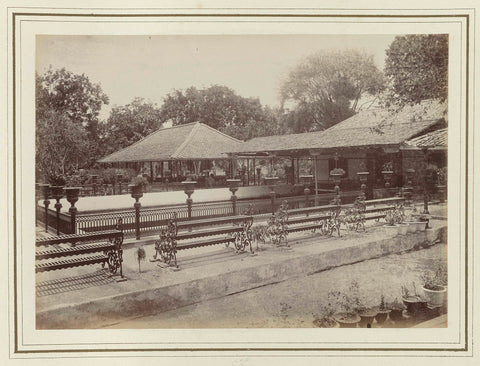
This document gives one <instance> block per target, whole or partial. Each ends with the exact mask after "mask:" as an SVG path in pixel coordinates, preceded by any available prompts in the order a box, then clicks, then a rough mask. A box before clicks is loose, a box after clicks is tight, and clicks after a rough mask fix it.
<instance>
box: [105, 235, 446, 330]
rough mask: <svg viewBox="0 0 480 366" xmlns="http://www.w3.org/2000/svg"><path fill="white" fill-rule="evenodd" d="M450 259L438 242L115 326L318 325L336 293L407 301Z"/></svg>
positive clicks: (372, 302) (369, 302)
mask: <svg viewBox="0 0 480 366" xmlns="http://www.w3.org/2000/svg"><path fill="white" fill-rule="evenodd" d="M446 258H447V246H446V245H445V244H438V245H435V246H432V247H429V248H427V249H420V250H417V251H411V252H407V253H402V254H394V255H389V256H385V257H382V258H378V259H372V260H368V261H364V262H360V263H356V264H352V265H347V266H342V267H338V268H334V269H331V270H328V271H323V272H320V273H316V274H312V275H310V276H305V277H299V278H294V279H290V280H287V281H284V282H281V283H278V284H272V285H269V286H265V287H261V288H257V289H253V290H249V291H245V292H241V293H237V294H233V295H230V296H227V297H223V298H219V299H214V300H210V301H205V302H202V303H198V304H194V305H191V306H186V307H182V308H179V309H176V310H172V311H168V312H164V313H160V314H157V315H153V316H148V317H140V318H136V319H131V320H128V321H125V322H121V323H118V324H114V325H112V326H110V328H157V329H159V328H286V327H295V328H302V327H312V326H313V325H312V322H313V320H314V319H315V315H316V314H318V313H319V310H320V307H321V304H325V303H326V301H327V294H328V292H329V291H331V290H342V289H346V288H347V287H348V286H349V284H350V283H351V281H352V280H356V281H357V282H358V284H359V287H360V292H361V294H362V295H363V296H364V301H365V303H366V305H368V306H375V305H378V303H379V302H380V297H381V294H382V293H383V294H384V295H385V298H386V300H387V301H392V300H393V299H394V298H395V297H397V298H399V299H400V297H401V286H402V285H403V284H408V285H411V283H412V282H413V281H415V282H416V283H417V284H418V285H417V286H418V288H419V291H420V292H421V288H420V285H419V284H420V274H421V272H422V270H423V269H424V268H434V267H435V266H436V265H437V264H438V263H440V262H443V261H445V260H446Z"/></svg>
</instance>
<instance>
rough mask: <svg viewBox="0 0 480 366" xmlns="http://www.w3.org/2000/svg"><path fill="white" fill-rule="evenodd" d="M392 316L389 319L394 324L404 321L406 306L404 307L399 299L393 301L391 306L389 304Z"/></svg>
mask: <svg viewBox="0 0 480 366" xmlns="http://www.w3.org/2000/svg"><path fill="white" fill-rule="evenodd" d="M389 308H390V314H389V317H390V319H391V320H393V321H394V322H398V321H402V320H403V319H404V318H403V311H404V310H405V305H403V304H402V303H401V302H400V301H398V299H397V298H395V299H394V300H393V302H392V303H391V304H389Z"/></svg>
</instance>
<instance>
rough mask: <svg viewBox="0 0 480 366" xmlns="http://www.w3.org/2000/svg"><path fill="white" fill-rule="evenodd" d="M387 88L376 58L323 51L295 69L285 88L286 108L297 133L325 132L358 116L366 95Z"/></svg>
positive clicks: (354, 51) (354, 53) (363, 54)
mask: <svg viewBox="0 0 480 366" xmlns="http://www.w3.org/2000/svg"><path fill="white" fill-rule="evenodd" d="M383 87H384V79H383V75H382V73H381V72H380V70H379V69H378V68H377V66H376V65H375V63H374V60H373V56H372V55H367V54H365V53H362V52H359V51H356V50H343V51H328V52H327V51H322V52H317V53H315V54H312V55H311V56H309V57H307V58H306V59H305V60H304V61H303V62H301V63H300V64H298V65H297V66H295V67H294V68H293V69H292V70H291V71H290V73H289V74H288V77H287V78H286V80H284V82H283V83H282V85H281V88H280V96H281V99H282V105H286V104H289V103H292V104H293V106H294V107H293V111H292V112H289V113H288V119H289V120H290V122H291V123H292V124H293V127H294V130H295V131H296V132H305V131H312V130H323V129H326V128H328V127H331V126H333V125H334V124H336V123H338V122H340V121H343V120H344V119H346V118H348V117H350V116H352V115H353V114H355V113H356V112H357V111H358V109H359V105H358V102H359V100H360V98H362V97H363V96H364V95H365V94H370V95H374V94H376V93H378V92H379V91H380V90H382V89H383Z"/></svg>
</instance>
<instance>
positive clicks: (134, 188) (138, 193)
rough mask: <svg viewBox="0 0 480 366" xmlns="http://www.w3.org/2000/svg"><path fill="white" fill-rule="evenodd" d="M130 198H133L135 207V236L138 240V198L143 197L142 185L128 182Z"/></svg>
mask: <svg viewBox="0 0 480 366" xmlns="http://www.w3.org/2000/svg"><path fill="white" fill-rule="evenodd" d="M128 188H129V189H130V194H131V196H132V198H134V199H135V203H134V204H133V207H134V208H135V238H136V239H137V240H140V207H141V204H140V201H139V200H140V198H142V197H143V185H141V184H138V185H137V184H130V185H129V186H128Z"/></svg>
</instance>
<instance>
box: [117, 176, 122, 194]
mask: <svg viewBox="0 0 480 366" xmlns="http://www.w3.org/2000/svg"><path fill="white" fill-rule="evenodd" d="M122 179H123V174H117V182H118V190H119V192H118V194H122Z"/></svg>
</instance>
